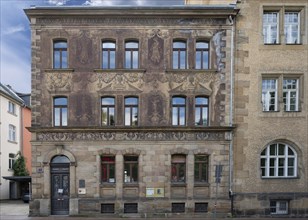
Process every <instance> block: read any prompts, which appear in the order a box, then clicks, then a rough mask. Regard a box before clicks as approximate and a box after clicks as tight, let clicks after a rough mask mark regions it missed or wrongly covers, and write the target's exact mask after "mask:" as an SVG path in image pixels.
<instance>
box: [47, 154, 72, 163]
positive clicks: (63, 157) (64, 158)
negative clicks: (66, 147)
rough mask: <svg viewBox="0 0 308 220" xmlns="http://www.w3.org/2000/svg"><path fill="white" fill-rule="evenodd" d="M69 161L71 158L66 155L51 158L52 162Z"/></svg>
mask: <svg viewBox="0 0 308 220" xmlns="http://www.w3.org/2000/svg"><path fill="white" fill-rule="evenodd" d="M69 162H70V160H69V159H68V158H67V157H66V156H64V155H60V156H55V157H54V158H53V159H52V160H51V163H69Z"/></svg>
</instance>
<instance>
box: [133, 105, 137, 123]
mask: <svg viewBox="0 0 308 220" xmlns="http://www.w3.org/2000/svg"><path fill="white" fill-rule="evenodd" d="M132 111H133V119H132V123H133V125H138V108H132Z"/></svg>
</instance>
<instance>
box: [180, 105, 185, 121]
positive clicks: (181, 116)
mask: <svg viewBox="0 0 308 220" xmlns="http://www.w3.org/2000/svg"><path fill="white" fill-rule="evenodd" d="M180 125H185V108H180Z"/></svg>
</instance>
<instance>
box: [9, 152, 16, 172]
mask: <svg viewBox="0 0 308 220" xmlns="http://www.w3.org/2000/svg"><path fill="white" fill-rule="evenodd" d="M15 157H16V155H15V154H14V153H9V170H12V169H13V166H14V163H15Z"/></svg>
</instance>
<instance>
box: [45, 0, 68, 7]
mask: <svg viewBox="0 0 308 220" xmlns="http://www.w3.org/2000/svg"><path fill="white" fill-rule="evenodd" d="M67 1H68V0H48V3H49V4H51V5H57V6H62V5H65V4H66V3H67Z"/></svg>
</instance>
